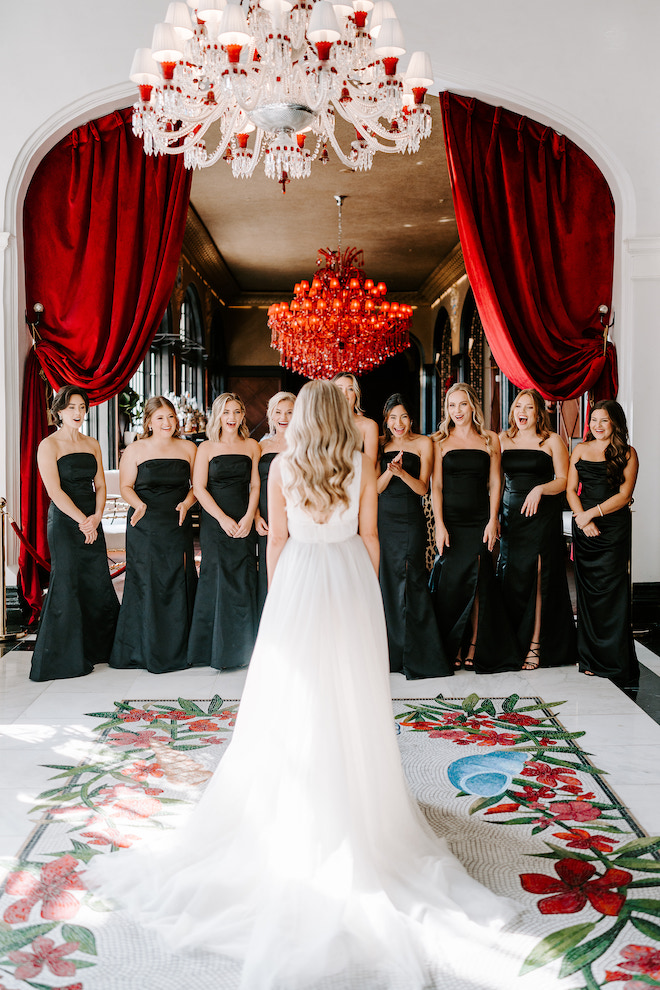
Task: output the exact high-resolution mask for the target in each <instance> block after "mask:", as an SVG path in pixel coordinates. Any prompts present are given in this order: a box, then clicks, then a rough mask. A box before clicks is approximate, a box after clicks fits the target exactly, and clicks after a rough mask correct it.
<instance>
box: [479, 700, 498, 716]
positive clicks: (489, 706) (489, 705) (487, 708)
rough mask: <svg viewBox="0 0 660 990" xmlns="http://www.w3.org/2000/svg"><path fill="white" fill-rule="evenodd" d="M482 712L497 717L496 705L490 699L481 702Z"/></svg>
mask: <svg viewBox="0 0 660 990" xmlns="http://www.w3.org/2000/svg"><path fill="white" fill-rule="evenodd" d="M481 710H482V711H484V712H486V713H487V714H488V715H493V716H495V705H494V704H493V702H492V701H491V700H490V698H484V700H483V701H482V702H481Z"/></svg>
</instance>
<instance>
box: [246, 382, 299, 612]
mask: <svg viewBox="0 0 660 990" xmlns="http://www.w3.org/2000/svg"><path fill="white" fill-rule="evenodd" d="M295 401H296V397H295V395H294V394H293V392H276V393H275V395H273V396H271V399H270V401H269V403H268V409H267V411H266V417H267V419H268V429H269V431H270V432H269V434H268V436H266V437H264V438H263V440H261V441H260V442H259V447H260V448H261V458H260V460H259V484H260V487H259V507H258V508H257V514H256V516H255V517H254V528H255V529H256V531H257V615H258V617H259V618H261V613H262V611H263V607H264V603H265V601H266V595H267V593H268V574H267V571H266V543H267V542H268V472H269V471H270V466H271V464H272V463H273V461H274V460H275V458H276V457H277V455H278V454H281V453H282V451H283V450H284V449H285V446H286V443H285V435H286V429H287V426H288V425H289V423H290V422H291V417H292V416H293V404H294V402H295Z"/></svg>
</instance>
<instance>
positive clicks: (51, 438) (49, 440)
mask: <svg viewBox="0 0 660 990" xmlns="http://www.w3.org/2000/svg"><path fill="white" fill-rule="evenodd" d="M56 437H57V433H49V435H48V436H47V437H44V438H43V440H42V441H41V443H40V444H39V446H38V447H37V451H38V453H39V454H46V455H47V454H49V453H50V452H51V451H52V453H53V455H54V454H55V452H56V450H57V439H56Z"/></svg>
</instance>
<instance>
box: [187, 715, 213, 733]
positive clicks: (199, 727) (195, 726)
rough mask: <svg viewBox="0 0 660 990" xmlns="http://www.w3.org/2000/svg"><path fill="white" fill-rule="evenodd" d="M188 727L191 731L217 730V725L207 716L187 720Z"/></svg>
mask: <svg viewBox="0 0 660 990" xmlns="http://www.w3.org/2000/svg"><path fill="white" fill-rule="evenodd" d="M188 728H189V729H190V730H191V731H192V732H217V731H218V726H217V725H216V723H215V722H211V721H210V720H209V719H208V718H199V719H197V721H196V722H189V723H188Z"/></svg>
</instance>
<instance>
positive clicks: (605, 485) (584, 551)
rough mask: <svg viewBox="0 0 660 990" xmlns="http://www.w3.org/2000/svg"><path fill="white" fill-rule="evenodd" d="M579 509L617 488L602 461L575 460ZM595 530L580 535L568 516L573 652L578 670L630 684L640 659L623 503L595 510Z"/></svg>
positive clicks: (628, 527)
mask: <svg viewBox="0 0 660 990" xmlns="http://www.w3.org/2000/svg"><path fill="white" fill-rule="evenodd" d="M577 472H578V476H579V478H580V482H581V484H582V489H581V492H580V501H581V503H582V507H583V509H585V510H586V509H591V508H593V506H594V505H598V504H599V503H600V502H605V501H606V500H607V499H608V498H611V497H612V495H615V494H616V492H617V491H618V489H617V488H612V487H611V486H610V484H609V482H608V480H607V465H606V463H605V461H585V460H579V461H578V462H577ZM594 522H595V524H596V526H597V527H598V529H599V530H600V535H599V536H585V535H584V533H583V532H582V530H581V529H578V527H577V526H576V525H575V522H573V546H574V569H575V590H576V592H577V612H578V623H577V654H578V662H579V665H580V670H590V671H592V672H593V673H594V674H597V675H598V676H599V677H609V678H610V679H611V680H612V681H614V683H615V684H617V685H618V686H619V687H621V688H624V689H628V690H635V689H636V688H637V687H638V685H639V664H638V661H637V656H636V654H635V643H634V641H633V634H632V617H631V594H630V550H631V541H632V526H631V515H630V509H629V508H628V506H624V508H622V509H619V510H618V511H617V512H608V513H607V514H606V515H604V516H602V517H601V516H600V515H598V516H596V518H595V519H594Z"/></svg>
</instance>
